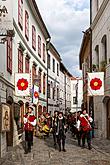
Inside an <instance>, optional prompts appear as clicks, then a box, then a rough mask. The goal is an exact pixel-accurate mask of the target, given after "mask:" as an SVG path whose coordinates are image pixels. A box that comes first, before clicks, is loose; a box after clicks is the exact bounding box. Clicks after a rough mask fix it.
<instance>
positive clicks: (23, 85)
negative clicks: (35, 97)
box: [15, 73, 30, 96]
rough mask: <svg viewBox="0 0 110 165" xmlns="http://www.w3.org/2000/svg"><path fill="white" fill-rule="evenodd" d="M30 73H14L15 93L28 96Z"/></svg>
mask: <svg viewBox="0 0 110 165" xmlns="http://www.w3.org/2000/svg"><path fill="white" fill-rule="evenodd" d="M29 81H30V75H29V74H28V73H15V95H16V96H30V88H29Z"/></svg>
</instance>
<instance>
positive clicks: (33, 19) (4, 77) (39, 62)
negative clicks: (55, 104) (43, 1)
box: [0, 0, 50, 156]
mask: <svg viewBox="0 0 110 165" xmlns="http://www.w3.org/2000/svg"><path fill="white" fill-rule="evenodd" d="M10 3H12V6H13V28H14V33H15V35H14V36H12V37H7V38H6V42H5V43H4V44H0V52H1V62H0V96H1V99H0V101H1V102H4V103H8V104H10V106H11V115H10V116H11V119H10V120H11V125H10V132H7V133H6V132H2V133H0V144H1V147H0V153H1V156H3V155H5V153H6V150H7V146H15V145H16V144H18V143H19V140H18V139H19V138H20V136H21V133H22V130H23V129H22V128H23V115H24V113H25V111H26V108H27V106H28V105H29V103H30V102H31V101H32V100H31V97H16V96H15V91H14V88H15V86H14V74H15V73H16V72H19V73H30V78H31V83H32V85H33V84H34V83H35V81H36V80H39V82H38V85H39V93H40V94H39V105H38V112H39V113H41V112H43V111H46V106H47V96H46V90H47V86H46V74H47V52H46V40H47V39H48V38H50V35H49V33H48V31H47V29H46V26H45V24H44V22H43V20H42V18H41V15H40V13H39V10H38V7H37V4H36V1H35V0H24V1H23V0H18V1H15V0H13V1H10ZM31 87H32V86H31ZM35 107H36V105H35ZM36 108H37V107H36Z"/></svg>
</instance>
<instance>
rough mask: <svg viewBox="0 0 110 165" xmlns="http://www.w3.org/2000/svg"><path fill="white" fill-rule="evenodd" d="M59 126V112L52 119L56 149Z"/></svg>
mask: <svg viewBox="0 0 110 165" xmlns="http://www.w3.org/2000/svg"><path fill="white" fill-rule="evenodd" d="M57 124H58V111H54V115H53V117H52V133H53V140H54V147H55V148H56V144H57V136H56V132H57Z"/></svg>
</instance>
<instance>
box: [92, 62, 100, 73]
mask: <svg viewBox="0 0 110 165" xmlns="http://www.w3.org/2000/svg"><path fill="white" fill-rule="evenodd" d="M98 68H99V65H98V64H92V70H93V71H94V72H97V71H98Z"/></svg>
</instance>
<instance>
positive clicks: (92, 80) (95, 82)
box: [88, 72, 104, 96]
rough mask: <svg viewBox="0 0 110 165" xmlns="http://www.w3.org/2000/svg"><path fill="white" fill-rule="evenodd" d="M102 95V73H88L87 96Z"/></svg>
mask: <svg viewBox="0 0 110 165" xmlns="http://www.w3.org/2000/svg"><path fill="white" fill-rule="evenodd" d="M101 95H104V72H95V73H88V96H101Z"/></svg>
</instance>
